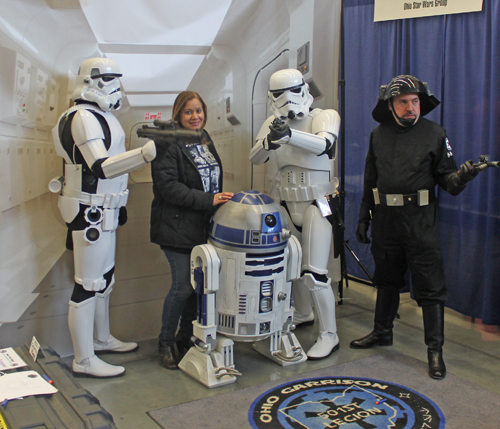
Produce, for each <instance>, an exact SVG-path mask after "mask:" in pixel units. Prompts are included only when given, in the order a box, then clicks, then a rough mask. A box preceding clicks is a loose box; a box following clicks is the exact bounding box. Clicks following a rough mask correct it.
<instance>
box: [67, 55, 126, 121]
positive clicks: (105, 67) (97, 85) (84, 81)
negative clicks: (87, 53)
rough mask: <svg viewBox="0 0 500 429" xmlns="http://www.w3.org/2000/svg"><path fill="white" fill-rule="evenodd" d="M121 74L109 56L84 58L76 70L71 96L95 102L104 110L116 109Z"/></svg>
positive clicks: (119, 98)
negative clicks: (74, 84)
mask: <svg viewBox="0 0 500 429" xmlns="http://www.w3.org/2000/svg"><path fill="white" fill-rule="evenodd" d="M121 76H122V74H121V73H120V69H119V67H118V64H116V63H115V62H114V61H113V60H110V59H109V58H90V59H88V60H85V61H84V62H83V63H82V64H81V65H80V68H79V70H78V75H77V77H76V86H75V89H74V91H73V94H72V95H71V98H72V99H73V100H75V101H76V100H85V101H90V102H93V103H97V104H98V106H99V107H100V108H101V109H102V110H104V111H106V112H109V111H111V110H118V109H119V108H120V107H121V101H122V92H121V86H120V79H119V78H120V77H121Z"/></svg>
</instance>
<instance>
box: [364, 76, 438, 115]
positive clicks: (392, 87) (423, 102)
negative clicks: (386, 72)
mask: <svg viewBox="0 0 500 429" xmlns="http://www.w3.org/2000/svg"><path fill="white" fill-rule="evenodd" d="M410 93H417V94H418V95H419V98H420V116H425V115H427V113H429V112H431V111H432V110H434V109H435V108H436V107H437V106H438V105H439V103H440V101H439V100H438V99H437V98H436V97H434V95H433V94H432V92H431V91H430V90H429V87H428V86H427V83H426V82H421V81H420V80H419V79H417V78H416V77H413V76H410V75H408V74H406V75H400V76H396V77H395V78H393V79H392V80H391V81H390V82H389V83H388V84H387V85H382V86H381V87H380V93H379V96H378V102H377V105H376V106H375V109H373V111H372V117H373V119H375V120H376V121H377V122H380V123H382V122H385V121H387V120H388V119H391V118H392V117H393V116H392V112H391V111H390V110H389V106H388V104H387V100H389V99H390V98H392V97H395V96H396V95H400V94H410Z"/></svg>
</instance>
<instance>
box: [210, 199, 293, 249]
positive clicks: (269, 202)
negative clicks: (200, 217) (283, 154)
mask: <svg viewBox="0 0 500 429" xmlns="http://www.w3.org/2000/svg"><path fill="white" fill-rule="evenodd" d="M286 228H287V223H286V218H285V217H284V216H283V212H282V209H281V206H280V205H279V204H278V203H276V202H275V201H274V200H273V199H272V198H271V197H270V196H268V195H266V194H264V193H262V192H259V191H242V192H238V193H237V194H235V195H234V196H233V198H232V199H231V200H229V201H228V202H227V203H225V204H223V205H222V206H221V207H220V208H219V209H218V210H217V212H216V213H215V215H214V217H213V218H212V221H211V223H210V230H209V235H208V237H209V238H208V240H209V242H210V243H211V244H212V245H214V246H215V247H220V248H222V249H226V250H231V251H235V252H248V253H252V254H266V253H272V252H278V251H281V250H283V249H284V248H286V246H287V243H288V238H289V237H290V231H289V230H287V229H286Z"/></svg>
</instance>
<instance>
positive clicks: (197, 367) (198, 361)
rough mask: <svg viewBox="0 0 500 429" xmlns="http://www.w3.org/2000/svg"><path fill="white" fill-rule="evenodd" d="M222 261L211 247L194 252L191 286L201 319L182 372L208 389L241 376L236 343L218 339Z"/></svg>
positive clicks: (200, 248) (203, 246)
mask: <svg viewBox="0 0 500 429" xmlns="http://www.w3.org/2000/svg"><path fill="white" fill-rule="evenodd" d="M219 269H220V259H219V257H218V256H217V252H216V250H215V248H214V247H213V246H211V245H210V244H203V245H200V246H196V247H195V248H194V249H193V251H192V252H191V284H192V285H193V288H194V289H195V292H196V294H197V295H198V316H197V320H195V321H194V322H193V333H194V338H193V342H194V344H195V345H194V346H193V347H191V348H190V349H189V351H188V352H187V353H186V355H185V356H184V358H183V359H182V360H181V361H180V363H179V368H180V369H181V370H182V371H184V372H185V373H186V374H188V375H190V376H191V377H193V378H194V379H195V380H198V381H199V382H200V383H202V384H204V385H205V386H206V387H209V388H212V387H218V386H222V385H225V384H230V383H234V382H235V381H236V376H237V375H241V373H240V372H239V371H237V370H236V369H235V367H234V361H233V344H234V342H233V340H231V339H229V338H226V337H224V336H220V337H219V338H217V325H216V323H215V292H216V291H217V290H218V289H219Z"/></svg>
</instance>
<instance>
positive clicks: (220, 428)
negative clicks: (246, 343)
mask: <svg viewBox="0 0 500 429" xmlns="http://www.w3.org/2000/svg"><path fill="white" fill-rule="evenodd" d="M317 377H354V378H367V379H374V380H381V381H386V382H388V383H393V384H397V385H400V386H404V387H407V388H409V389H411V390H413V391H416V392H418V393H420V394H421V395H423V396H425V397H426V398H428V399H429V400H430V401H432V402H433V403H434V404H435V405H436V406H437V407H438V408H439V409H440V411H441V413H442V414H443V415H444V418H445V426H444V427H446V429H499V428H500V395H498V394H496V393H493V392H490V391H488V390H486V389H484V388H482V387H481V386H478V385H475V384H472V383H470V382H468V381H465V380H463V379H461V378H459V377H457V376H454V375H453V374H450V373H448V374H447V376H446V378H445V379H444V380H433V379H431V378H430V377H429V376H428V374H427V365H426V364H424V363H422V362H421V361H418V360H416V359H413V358H412V357H409V356H406V355H403V354H400V353H398V352H392V351H391V352H387V353H384V354H380V355H376V356H371V357H367V358H364V359H359V360H356V361H353V362H348V363H345V364H342V365H337V366H332V367H329V368H324V369H321V370H317V371H313V372H308V373H305V374H301V375H300V376H297V377H294V378H288V379H282V380H279V381H276V382H269V383H266V384H262V385H259V386H254V387H250V388H246V389H241V390H237V391H233V392H230V393H224V394H221V395H217V396H213V397H209V398H205V399H201V400H198V401H194V402H189V403H185V404H180V405H176V406H172V407H166V408H162V409H159V410H154V411H150V412H149V413H148V414H149V416H150V417H151V418H152V419H153V420H154V421H156V423H158V425H160V426H161V427H162V428H165V429H186V428H210V429H212V428H213V429H235V428H250V427H252V425H251V424H250V423H249V420H248V411H249V410H250V407H251V405H252V403H253V402H254V400H255V399H257V398H258V397H259V396H260V395H262V394H263V393H265V392H267V391H268V390H270V389H272V388H274V387H276V386H281V385H283V384H286V383H289V382H291V381H293V380H294V379H295V380H305V379H308V378H317ZM272 427H273V428H277V427H281V426H280V425H278V426H272ZM323 427H325V426H324V425H323ZM341 427H345V428H346V429H347V428H351V427H353V428H357V427H364V426H357V425H355V424H354V423H353V424H352V425H351V424H346V425H341ZM370 427H372V426H370ZM418 427H419V429H420V428H421V427H427V428H435V429H437V428H439V426H431V425H428V426H425V425H424V426H418ZM441 427H443V426H441ZM415 429H416V427H415Z"/></svg>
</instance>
